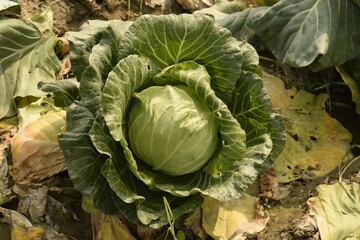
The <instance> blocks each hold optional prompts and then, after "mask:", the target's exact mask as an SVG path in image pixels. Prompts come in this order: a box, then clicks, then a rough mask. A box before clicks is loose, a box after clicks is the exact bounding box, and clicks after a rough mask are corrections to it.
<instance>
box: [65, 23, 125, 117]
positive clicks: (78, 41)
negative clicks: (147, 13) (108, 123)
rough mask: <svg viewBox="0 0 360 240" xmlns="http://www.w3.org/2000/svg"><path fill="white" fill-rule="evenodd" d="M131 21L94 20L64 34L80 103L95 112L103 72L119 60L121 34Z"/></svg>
mask: <svg viewBox="0 0 360 240" xmlns="http://www.w3.org/2000/svg"><path fill="white" fill-rule="evenodd" d="M130 24H131V22H123V21H121V20H112V21H109V22H104V21H95V22H91V24H90V25H89V26H87V27H84V28H83V29H82V30H81V31H80V32H79V33H80V34H79V35H78V33H77V32H70V33H68V34H67V35H66V36H67V37H68V38H69V41H70V50H71V51H73V53H72V55H71V61H72V63H73V65H75V66H76V67H75V68H73V71H74V72H75V73H77V74H76V76H77V79H78V80H79V81H81V83H80V84H81V86H80V96H81V99H82V101H83V103H84V105H85V106H86V107H87V108H88V109H89V110H90V111H91V112H92V113H93V114H95V113H96V112H97V111H98V109H99V104H100V96H101V90H102V88H103V86H104V82H105V80H106V78H107V74H108V73H109V72H110V71H111V70H112V69H113V68H114V67H115V65H116V64H117V62H118V61H119V59H118V55H117V52H116V51H114V49H117V48H118V47H119V45H120V42H121V39H122V36H123V34H124V32H125V30H126V29H127V28H128V27H129V25H130Z"/></svg>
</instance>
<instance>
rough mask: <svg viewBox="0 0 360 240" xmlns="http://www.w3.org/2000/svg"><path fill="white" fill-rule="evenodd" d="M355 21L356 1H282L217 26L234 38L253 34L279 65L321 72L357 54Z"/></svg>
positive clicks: (358, 14) (359, 18)
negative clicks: (311, 68)
mask: <svg viewBox="0 0 360 240" xmlns="http://www.w3.org/2000/svg"><path fill="white" fill-rule="evenodd" d="M358 22H360V8H359V5H358V1H356V0H354V1H352V0H344V1H336V0H306V1H297V0H282V1H279V2H278V3H276V4H275V5H273V6H271V7H260V8H254V9H246V10H244V11H242V12H238V13H234V14H231V15H229V16H228V17H226V18H224V19H223V20H222V21H221V24H222V25H223V26H224V27H226V28H229V29H230V30H231V32H233V33H234V34H235V35H236V37H241V38H253V34H254V33H256V34H257V35H258V36H259V37H260V38H261V39H262V40H263V41H264V43H265V44H266V45H267V46H268V47H269V49H270V50H271V52H272V53H273V54H274V55H275V57H276V58H277V59H279V61H280V62H282V63H285V64H287V65H289V66H293V67H304V66H309V65H310V64H312V67H314V69H322V68H326V67H333V66H338V65H342V64H344V63H345V62H346V61H348V60H351V59H353V58H355V57H356V56H358V55H359V51H360V47H359V44H357V43H358V42H360V32H359V31H358V25H357V23H358ZM239 33H245V36H244V35H243V34H239ZM349 33H352V34H349Z"/></svg>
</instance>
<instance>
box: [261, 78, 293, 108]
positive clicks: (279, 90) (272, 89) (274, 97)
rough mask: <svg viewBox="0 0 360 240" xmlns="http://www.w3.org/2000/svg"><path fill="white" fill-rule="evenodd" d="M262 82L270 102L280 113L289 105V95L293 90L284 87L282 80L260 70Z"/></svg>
mask: <svg viewBox="0 0 360 240" xmlns="http://www.w3.org/2000/svg"><path fill="white" fill-rule="evenodd" d="M262 74H263V77H262V78H263V82H264V87H265V89H266V91H267V92H268V95H269V97H270V99H271V102H272V104H273V106H274V108H275V109H276V111H277V112H279V113H281V112H282V111H283V110H284V109H286V108H287V107H289V106H290V105H291V96H292V95H293V94H294V93H293V92H294V90H288V89H285V85H284V82H283V81H282V80H281V79H280V78H278V77H276V76H274V75H272V74H269V73H267V72H265V71H262Z"/></svg>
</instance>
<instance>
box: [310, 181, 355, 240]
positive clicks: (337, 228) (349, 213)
mask: <svg viewBox="0 0 360 240" xmlns="http://www.w3.org/2000/svg"><path fill="white" fill-rule="evenodd" d="M316 191H317V193H318V196H317V197H312V198H310V199H309V200H308V201H307V204H308V206H309V208H310V215H312V216H314V217H315V219H316V223H317V226H318V229H319V231H320V236H321V239H322V240H334V239H354V240H355V239H360V186H359V184H357V183H352V184H351V185H349V184H346V183H342V182H339V183H336V184H333V185H319V186H318V187H317V188H316Z"/></svg>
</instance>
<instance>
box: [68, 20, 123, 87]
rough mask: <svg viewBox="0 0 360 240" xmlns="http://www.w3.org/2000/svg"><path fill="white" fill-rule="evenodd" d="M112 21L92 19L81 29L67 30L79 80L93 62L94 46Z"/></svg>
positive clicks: (73, 66) (74, 67) (72, 60)
mask: <svg viewBox="0 0 360 240" xmlns="http://www.w3.org/2000/svg"><path fill="white" fill-rule="evenodd" d="M117 21H119V20H117ZM111 22H113V21H102V20H90V21H87V22H86V23H85V24H83V25H82V26H81V27H80V29H79V31H76V32H72V31H69V32H66V34H65V38H66V39H67V40H69V42H70V59H71V62H72V70H73V71H74V73H75V75H76V78H77V79H78V81H80V80H81V74H82V73H83V71H84V70H85V68H87V67H88V66H89V65H90V64H91V60H90V56H91V54H92V48H93V47H94V46H95V45H97V44H98V43H99V42H100V41H101V39H102V36H103V35H104V34H106V32H107V31H106V29H107V28H108V27H109V25H110V23H111ZM120 22H122V21H120ZM120 25H121V24H120ZM125 30H126V29H125ZM125 30H124V31H125Z"/></svg>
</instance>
